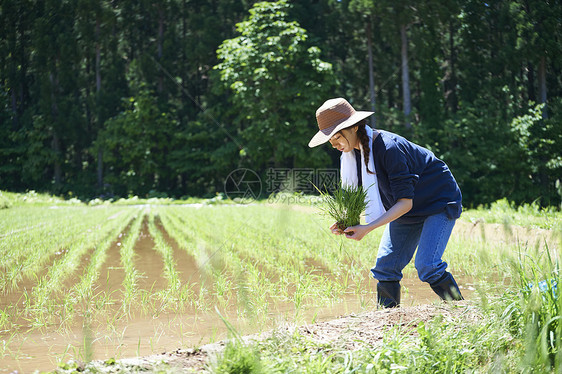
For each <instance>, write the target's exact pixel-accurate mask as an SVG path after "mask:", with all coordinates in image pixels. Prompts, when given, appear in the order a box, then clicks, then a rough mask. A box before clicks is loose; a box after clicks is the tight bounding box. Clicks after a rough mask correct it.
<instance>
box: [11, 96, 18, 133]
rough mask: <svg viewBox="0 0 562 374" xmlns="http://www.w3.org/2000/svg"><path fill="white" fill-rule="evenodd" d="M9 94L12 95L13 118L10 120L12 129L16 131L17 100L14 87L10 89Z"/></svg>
mask: <svg viewBox="0 0 562 374" xmlns="http://www.w3.org/2000/svg"><path fill="white" fill-rule="evenodd" d="M10 95H11V97H12V113H13V114H14V118H13V120H12V130H13V131H16V130H17V129H18V101H17V99H16V92H15V91H14V89H11V90H10Z"/></svg>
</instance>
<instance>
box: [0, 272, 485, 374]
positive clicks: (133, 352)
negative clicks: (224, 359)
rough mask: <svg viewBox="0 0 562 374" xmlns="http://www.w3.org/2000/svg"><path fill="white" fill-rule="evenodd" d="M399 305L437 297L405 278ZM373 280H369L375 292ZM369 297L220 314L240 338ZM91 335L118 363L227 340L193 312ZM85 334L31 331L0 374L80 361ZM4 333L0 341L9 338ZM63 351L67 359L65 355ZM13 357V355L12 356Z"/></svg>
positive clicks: (214, 317) (344, 310)
mask: <svg viewBox="0 0 562 374" xmlns="http://www.w3.org/2000/svg"><path fill="white" fill-rule="evenodd" d="M457 281H458V283H459V285H460V287H461V291H462V293H463V296H464V297H465V298H466V299H470V298H471V297H472V296H473V292H474V285H473V284H472V280H471V279H469V278H462V277H458V278H457ZM402 285H403V289H402V290H403V292H402V304H403V305H404V306H412V305H422V304H427V303H433V302H436V301H438V298H437V296H436V295H435V294H434V293H433V291H431V289H430V287H429V286H428V285H427V284H426V283H422V282H420V281H419V280H418V279H413V278H405V279H404V280H403V281H402ZM374 286H375V282H374V280H371V281H369V285H365V287H370V289H371V290H374ZM375 305H376V295H375V293H374V292H371V293H369V294H367V296H364V297H363V299H361V298H360V297H358V296H357V295H349V296H346V297H344V299H343V300H342V301H341V302H337V303H334V304H333V305H331V306H325V307H313V306H309V307H308V308H306V309H304V310H302V311H301V312H299V315H298V316H297V319H296V320H295V310H294V306H293V305H292V304H290V303H279V304H277V305H272V306H271V307H270V308H269V316H268V318H267V320H268V322H267V323H265V324H259V323H256V321H252V320H243V319H239V318H238V315H237V314H236V312H235V311H234V310H231V311H226V312H224V311H223V312H221V313H223V315H225V316H226V317H227V319H228V320H229V321H230V322H231V323H233V325H234V326H235V327H236V328H237V329H238V331H239V332H240V333H242V334H250V333H256V332H259V331H263V330H266V329H269V328H273V327H274V326H277V325H279V324H284V323H285V324H292V323H299V324H302V323H312V322H314V321H325V320H329V319H333V318H335V317H339V316H344V315H349V314H351V313H358V312H361V311H365V310H372V309H373V308H375V307H376V306H375ZM91 329H92V330H93V336H92V341H93V342H92V349H93V358H95V359H107V358H110V357H115V358H123V357H135V356H139V355H140V356H143V355H149V354H153V353H162V352H165V351H170V350H173V349H176V348H180V347H182V348H189V347H196V346H200V345H202V344H206V343H210V342H213V341H217V340H220V339H224V338H226V337H227V329H226V328H225V326H224V324H223V322H222V320H221V319H220V317H219V316H218V314H216V313H214V312H212V313H211V312H209V313H197V312H194V311H191V312H187V313H181V314H173V313H169V314H165V315H160V316H159V318H156V319H155V318H151V317H136V318H135V317H133V318H132V319H131V320H129V321H127V322H126V324H117V325H116V326H115V328H114V330H113V331H108V330H107V326H100V325H95V326H91ZM85 335H86V334H85V331H84V330H83V329H81V328H76V329H74V330H71V331H68V332H66V333H57V332H45V333H40V332H33V333H29V334H27V335H25V336H24V337H23V338H16V339H13V340H12V341H10V343H9V346H10V347H11V348H12V349H15V350H16V351H17V359H16V358H8V357H4V358H0V368H1V369H0V373H10V372H12V371H13V370H18V371H19V372H20V373H27V372H33V371H34V370H52V369H54V368H55V367H56V365H57V362H61V361H62V362H66V361H68V360H70V359H80V357H83V356H82V355H83V354H84V350H83V347H84V336H85ZM8 338H9V337H8V336H5V334H3V336H2V337H0V341H1V340H4V339H8ZM65 352H66V354H65ZM14 353H15V352H14Z"/></svg>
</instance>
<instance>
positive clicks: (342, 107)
mask: <svg viewBox="0 0 562 374" xmlns="http://www.w3.org/2000/svg"><path fill="white" fill-rule="evenodd" d="M372 114H374V112H358V111H356V110H355V109H353V107H352V106H351V104H349V103H348V102H347V100H346V99H342V98H341V97H340V98H337V99H330V100H327V101H326V102H325V103H324V104H322V106H321V107H320V108H318V110H317V111H316V121H318V129H319V130H320V131H318V132H317V133H316V135H314V137H313V138H312V139H311V140H310V142H309V143H308V146H309V147H311V148H312V147H316V146H317V145H320V144H323V143H326V142H327V141H328V140H330V138H331V137H332V136H334V134H335V133H337V132H338V131H340V130H341V129H345V128H347V127H350V126H353V125H355V124H356V123H357V122H359V121H361V120H362V119H365V118H367V117H369V116H370V115H372Z"/></svg>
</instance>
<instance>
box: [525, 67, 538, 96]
mask: <svg viewBox="0 0 562 374" xmlns="http://www.w3.org/2000/svg"><path fill="white" fill-rule="evenodd" d="M527 93H528V97H529V100H530V101H537V96H536V94H535V68H534V67H533V64H531V63H530V62H529V64H528V65H527Z"/></svg>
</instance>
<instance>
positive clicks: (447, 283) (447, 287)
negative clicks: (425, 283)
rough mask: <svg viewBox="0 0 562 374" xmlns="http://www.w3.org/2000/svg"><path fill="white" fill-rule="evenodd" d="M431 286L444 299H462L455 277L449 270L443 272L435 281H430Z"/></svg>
mask: <svg viewBox="0 0 562 374" xmlns="http://www.w3.org/2000/svg"><path fill="white" fill-rule="evenodd" d="M431 288H432V289H433V291H435V293H436V294H437V295H439V297H440V298H441V299H443V300H445V301H451V300H464V298H463V297H462V295H461V290H459V286H458V285H457V282H455V278H453V275H452V274H451V273H449V272H445V274H443V276H442V277H441V278H439V280H438V281H437V282H435V283H432V284H431Z"/></svg>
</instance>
